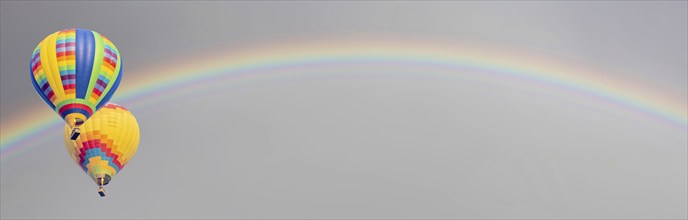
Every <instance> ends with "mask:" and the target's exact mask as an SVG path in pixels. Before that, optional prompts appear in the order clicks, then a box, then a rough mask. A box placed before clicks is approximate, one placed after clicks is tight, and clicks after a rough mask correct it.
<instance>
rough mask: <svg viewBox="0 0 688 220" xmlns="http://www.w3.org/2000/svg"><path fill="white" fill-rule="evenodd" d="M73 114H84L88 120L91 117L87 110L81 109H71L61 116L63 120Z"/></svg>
mask: <svg viewBox="0 0 688 220" xmlns="http://www.w3.org/2000/svg"><path fill="white" fill-rule="evenodd" d="M72 113H81V114H83V115H84V116H86V118H89V117H91V114H88V112H87V111H86V110H83V109H80V108H69V109H66V110H65V111H64V112H62V115H60V116H61V117H62V118H65V117H67V115H69V114H72Z"/></svg>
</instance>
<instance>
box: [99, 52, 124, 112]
mask: <svg viewBox="0 0 688 220" xmlns="http://www.w3.org/2000/svg"><path fill="white" fill-rule="evenodd" d="M122 67H123V65H122V61H120V63H119V72H118V73H117V79H115V82H113V83H114V84H112V88H110V90H109V91H108V92H107V94H105V97H103V99H102V100H100V102H99V103H98V104H97V105H96V109H100V107H102V106H103V105H105V104H107V103H108V101H110V98H112V95H113V94H115V90H117V87H118V86H119V81H122Z"/></svg>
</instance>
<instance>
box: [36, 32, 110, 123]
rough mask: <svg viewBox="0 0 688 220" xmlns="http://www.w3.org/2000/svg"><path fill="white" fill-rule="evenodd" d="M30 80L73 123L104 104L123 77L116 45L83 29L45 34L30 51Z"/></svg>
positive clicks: (95, 33)
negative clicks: (31, 52) (31, 51)
mask: <svg viewBox="0 0 688 220" xmlns="http://www.w3.org/2000/svg"><path fill="white" fill-rule="evenodd" d="M30 68H31V81H32V83H33V86H34V89H35V90H36V92H37V93H38V95H39V96H40V97H41V98H42V99H43V101H45V102H46V103H47V104H48V105H49V106H50V107H51V108H52V109H53V110H55V112H57V113H58V114H59V115H60V117H62V118H63V119H64V120H65V121H67V123H68V124H70V126H72V127H73V126H74V119H77V118H78V119H82V120H83V121H85V120H86V119H88V118H89V117H91V115H93V113H94V112H96V111H97V110H98V109H100V107H102V106H103V105H104V104H105V103H107V102H108V101H109V100H110V98H111V97H112V94H114V92H115V91H116V90H117V87H118V86H119V82H120V81H121V79H122V60H121V57H120V54H119V51H118V50H117V47H115V45H114V44H113V43H112V42H111V41H110V40H108V39H107V38H106V37H105V36H103V35H101V34H99V33H97V32H95V31H91V30H86V29H66V30H61V31H58V32H55V33H53V34H51V35H48V36H47V37H46V38H45V39H43V41H41V42H40V43H39V44H38V46H37V47H36V49H35V50H34V51H33V54H32V56H31V62H30Z"/></svg>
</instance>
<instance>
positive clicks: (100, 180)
mask: <svg viewBox="0 0 688 220" xmlns="http://www.w3.org/2000/svg"><path fill="white" fill-rule="evenodd" d="M110 179H111V177H110V175H107V174H105V175H96V184H98V194H100V197H105V189H104V188H103V186H105V185H107V184H108V183H110Z"/></svg>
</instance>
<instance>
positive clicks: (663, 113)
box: [0, 36, 688, 158]
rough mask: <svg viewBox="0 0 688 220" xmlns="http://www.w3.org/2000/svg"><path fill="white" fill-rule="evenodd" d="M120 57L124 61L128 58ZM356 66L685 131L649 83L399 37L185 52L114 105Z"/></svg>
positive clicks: (39, 121) (31, 129) (10, 140)
mask: <svg viewBox="0 0 688 220" xmlns="http://www.w3.org/2000/svg"><path fill="white" fill-rule="evenodd" d="M123 56H124V57H126V53H123ZM352 64H379V65H392V66H399V65H402V66H421V67H427V68H442V69H449V70H453V71H438V72H442V73H439V74H443V75H442V76H441V77H457V76H459V75H462V74H464V73H467V72H472V73H473V75H475V77H476V78H485V77H498V78H500V77H501V78H507V79H513V80H514V82H516V83H527V84H533V85H540V86H544V87H546V89H551V90H559V91H563V92H569V93H574V94H580V95H583V96H585V97H591V98H594V99H596V100H598V101H602V102H603V103H608V104H610V105H612V106H615V107H617V108H621V109H624V110H629V111H631V112H634V113H638V114H639V115H643V116H646V117H647V118H650V119H653V120H654V121H658V122H660V123H662V124H666V125H669V126H670V127H673V128H676V129H679V130H681V131H685V130H687V127H688V114H687V112H688V109H687V108H688V107H686V101H685V100H686V99H685V98H686V97H685V95H684V93H685V91H669V89H667V88H663V87H661V86H657V85H649V84H647V83H646V82H645V83H642V84H641V83H640V82H641V81H640V80H631V79H627V78H623V79H620V77H615V78H610V77H608V75H609V74H605V73H608V72H610V71H607V70H601V69H600V68H599V67H592V66H589V65H586V64H584V63H582V62H577V61H575V60H572V59H570V58H565V56H564V55H555V54H551V53H550V54H548V53H543V52H540V51H538V50H536V49H532V48H531V49H527V48H515V47H513V46H508V45H497V44H494V43H492V44H486V43H483V42H478V41H470V42H455V41H449V40H442V39H423V38H413V37H406V38H401V37H398V36H397V37H389V36H366V37H360V38H354V37H348V38H346V37H323V36H320V37H318V38H317V39H289V40H280V43H277V44H269V43H268V44H265V43H264V42H258V43H246V44H243V46H236V45H233V46H232V45H230V46H226V47H218V48H212V49H210V50H208V51H202V52H198V53H196V54H192V55H191V56H189V55H182V54H180V55H179V56H173V58H171V59H168V60H165V61H162V62H159V63H151V64H149V65H148V66H146V67H143V68H136V69H134V70H131V71H129V70H125V73H124V74H125V76H124V77H123V81H122V84H121V86H120V89H119V90H118V91H117V94H116V95H115V96H114V98H113V102H116V103H120V104H123V105H124V106H127V107H129V108H130V109H131V108H132V107H135V106H136V105H145V103H147V102H152V101H155V100H156V99H160V98H161V97H164V96H165V94H167V93H170V92H172V91H175V90H179V89H180V88H184V89H185V90H195V91H203V89H204V88H203V85H204V84H205V83H209V82H215V81H218V80H220V81H221V80H223V79H224V80H227V79H231V80H236V81H243V82H244V83H245V84H248V85H251V84H256V83H260V82H262V81H265V80H280V79H287V78H294V77H313V76H314V75H318V74H320V76H318V77H332V76H330V75H327V74H328V73H317V74H314V73H312V71H299V70H302V69H303V68H312V67H323V68H330V67H335V68H337V67H344V66H347V65H352ZM280 70H295V71H292V72H303V73H296V74H286V75H285V74H279V72H280ZM447 72H451V73H450V74H447ZM419 74H420V73H419ZM425 74H433V73H425ZM129 104H132V105H134V106H131V105H129ZM32 109H36V110H35V111H33V112H26V113H24V114H22V115H19V116H17V117H14V118H13V119H9V120H8V122H5V123H3V124H2V127H1V129H2V131H3V132H2V133H1V138H0V140H1V142H0V155H1V156H2V157H3V158H5V157H8V155H14V154H17V153H18V152H19V151H20V149H24V150H26V149H29V148H30V147H32V146H34V147H35V144H32V139H37V138H36V137H38V136H41V135H44V134H46V133H47V132H49V131H52V130H55V129H56V128H57V127H59V126H60V125H61V124H62V121H61V120H60V119H59V117H58V116H56V115H55V114H54V113H51V112H50V110H49V109H48V108H41V107H36V108H32ZM57 130H60V129H57Z"/></svg>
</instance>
